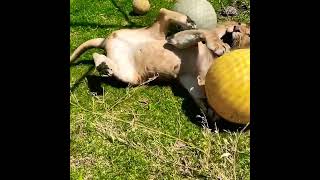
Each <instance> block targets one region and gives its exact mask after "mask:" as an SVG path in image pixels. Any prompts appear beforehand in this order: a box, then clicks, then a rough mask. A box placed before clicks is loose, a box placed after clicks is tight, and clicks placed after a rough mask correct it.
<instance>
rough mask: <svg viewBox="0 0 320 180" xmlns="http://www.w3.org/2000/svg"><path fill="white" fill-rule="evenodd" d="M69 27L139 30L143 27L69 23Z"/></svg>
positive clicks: (136, 25) (135, 25)
mask: <svg viewBox="0 0 320 180" xmlns="http://www.w3.org/2000/svg"><path fill="white" fill-rule="evenodd" d="M70 27H90V28H100V29H107V28H141V27H144V26H142V25H138V24H129V25H126V26H121V25H118V24H99V23H90V22H70Z"/></svg>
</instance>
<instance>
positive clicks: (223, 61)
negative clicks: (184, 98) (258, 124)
mask: <svg viewBox="0 0 320 180" xmlns="http://www.w3.org/2000/svg"><path fill="white" fill-rule="evenodd" d="M205 90H206V95H207V98H208V103H209V105H210V106H211V107H212V108H213V109H214V110H215V111H216V112H217V113H218V114H219V115H220V116H221V117H223V118H224V119H226V120H228V121H231V122H233V123H238V124H247V123H248V122H250V49H238V50H234V51H231V52H229V53H226V54H224V55H222V56H221V57H219V58H217V59H216V60H215V61H214V62H213V63H212V66H211V67H210V68H209V71H208V73H207V75H206V84H205Z"/></svg>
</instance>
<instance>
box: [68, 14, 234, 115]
mask: <svg viewBox="0 0 320 180" xmlns="http://www.w3.org/2000/svg"><path fill="white" fill-rule="evenodd" d="M172 23H173V24H179V25H181V26H182V27H183V28H184V29H191V28H195V25H194V23H193V22H192V21H191V20H190V19H189V18H188V17H187V16H185V15H183V14H180V13H177V12H174V11H170V10H167V9H165V8H162V9H161V10H160V12H159V15H158V17H157V20H156V21H155V23H153V24H152V25H151V26H150V27H146V28H140V29H122V30H118V31H115V32H113V33H112V34H111V35H110V36H109V37H108V38H106V39H103V38H97V39H93V40H89V41H87V42H85V43H83V44H82V45H80V46H79V47H78V48H77V49H76V50H75V51H74V53H73V54H72V55H71V57H70V62H72V61H74V60H76V58H77V57H79V56H80V55H81V54H82V53H83V52H85V51H86V50H87V49H89V48H94V47H95V48H102V49H104V50H105V52H106V54H107V56H106V55H102V54H98V53H94V54H93V59H94V62H95V65H96V67H97V69H99V67H103V66H102V65H103V64H105V65H106V66H105V67H107V70H106V71H105V72H108V74H109V75H113V76H115V77H117V78H118V79H119V80H121V81H124V82H127V83H130V84H133V85H138V84H140V83H143V82H144V81H146V80H147V79H148V78H150V77H153V76H154V75H159V76H160V77H165V78H177V77H178V79H179V81H180V82H181V84H182V85H183V86H184V87H185V88H186V89H187V90H188V91H189V92H190V94H191V96H192V97H193V99H194V100H195V101H196V103H197V104H198V105H199V106H200V108H201V109H203V110H206V107H205V105H204V104H203V102H202V100H203V99H204V98H205V94H204V92H203V89H202V87H201V86H202V85H203V84H204V82H202V81H203V78H202V77H204V76H205V74H206V72H207V70H208V68H209V67H210V65H211V63H212V61H213V60H214V59H215V58H216V57H217V56H219V55H221V54H223V53H224V52H226V51H228V47H227V46H226V45H225V43H223V42H222V41H221V39H220V38H221V36H223V35H224V34H225V33H226V29H227V27H228V26H227V25H224V26H220V27H218V28H217V29H215V30H212V31H205V32H204V34H205V37H206V45H205V44H203V43H202V42H196V43H195V44H194V45H192V46H190V47H187V48H184V49H179V48H177V47H175V46H173V45H170V44H168V42H167V40H166V34H167V31H168V27H169V25H170V24H172ZM104 70H105V69H104ZM199 77H200V78H199Z"/></svg>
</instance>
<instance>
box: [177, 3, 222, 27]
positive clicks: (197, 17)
mask: <svg viewBox="0 0 320 180" xmlns="http://www.w3.org/2000/svg"><path fill="white" fill-rule="evenodd" d="M172 10H173V11H176V12H179V13H182V14H185V15H187V16H189V17H190V18H191V19H192V20H193V21H194V22H195V23H196V24H197V28H199V29H213V28H215V27H216V25H217V14H216V11H215V10H214V8H213V6H212V5H211V4H210V3H209V2H208V1H207V0H177V2H176V3H175V4H174V6H173V8H172Z"/></svg>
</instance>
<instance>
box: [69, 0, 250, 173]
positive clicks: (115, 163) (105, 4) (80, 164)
mask: <svg viewBox="0 0 320 180" xmlns="http://www.w3.org/2000/svg"><path fill="white" fill-rule="evenodd" d="M150 2H151V11H150V12H149V13H148V14H146V15H145V16H132V15H130V12H131V11H132V7H131V0H130V1H129V0H72V1H71V2H70V3H71V9H70V18H71V24H70V53H71V52H72V51H73V50H74V49H75V48H76V47H77V46H79V45H80V44H81V43H82V42H84V41H86V40H88V39H91V38H96V37H105V36H107V35H108V34H110V33H111V32H112V31H114V30H117V29H121V28H124V27H127V28H134V27H141V26H146V25H149V24H151V23H152V22H153V21H154V19H155V17H156V16H157V13H158V10H159V9H160V8H161V7H166V8H170V7H171V6H172V4H173V1H170V0H150ZM210 2H211V3H212V4H213V6H214V7H215V9H216V11H217V12H218V11H219V9H220V8H221V4H223V5H224V6H226V5H228V4H231V2H230V1H221V2H219V1H217V0H215V1H214V2H215V3H213V1H212V0H211V1H210ZM225 19H226V18H219V20H225ZM233 19H236V20H241V21H243V22H250V19H249V16H248V12H244V13H240V14H239V15H238V16H237V17H234V18H233ZM93 52H101V50H97V49H94V50H90V51H88V52H87V53H85V54H83V55H82V56H81V57H80V59H79V61H78V63H76V64H72V65H71V67H70V74H71V76H70V78H71V84H70V87H71V96H70V104H71V107H70V108H71V110H70V112H71V114H70V127H71V129H70V140H71V144H70V148H71V149H70V167H71V174H70V178H71V179H249V176H250V171H249V169H250V144H249V139H250V131H245V132H242V131H224V130H223V129H221V128H220V129H219V130H216V131H213V132H212V131H210V130H209V129H208V128H207V127H206V126H202V125H201V123H199V122H197V121H196V120H195V115H196V114H197V113H199V112H198V108H197V107H196V106H195V105H194V103H193V102H192V100H191V98H190V97H189V96H188V94H187V93H186V92H185V91H184V90H183V88H181V87H180V86H179V85H177V83H172V84H157V83H153V84H152V85H149V86H146V85H143V86H139V87H135V88H132V87H128V86H127V85H126V84H122V83H120V82H117V81H115V80H113V79H105V78H100V77H98V74H97V72H96V71H95V69H94V68H93V61H92V53H93Z"/></svg>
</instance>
